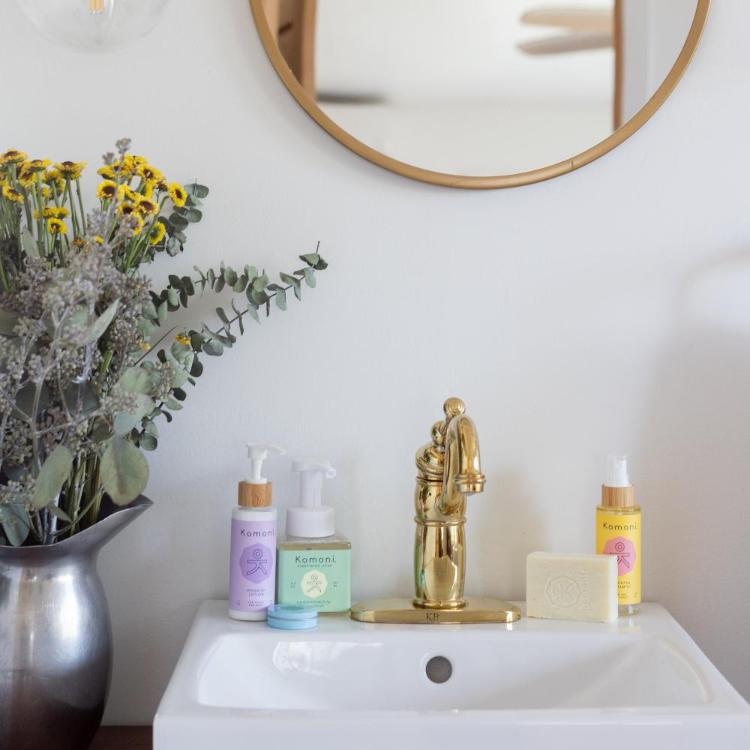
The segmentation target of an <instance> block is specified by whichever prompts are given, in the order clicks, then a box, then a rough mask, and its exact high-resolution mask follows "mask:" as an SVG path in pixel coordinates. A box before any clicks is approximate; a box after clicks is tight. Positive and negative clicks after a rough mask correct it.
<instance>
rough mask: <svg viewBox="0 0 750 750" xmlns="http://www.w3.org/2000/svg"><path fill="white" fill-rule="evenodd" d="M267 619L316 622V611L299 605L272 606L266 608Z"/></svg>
mask: <svg viewBox="0 0 750 750" xmlns="http://www.w3.org/2000/svg"><path fill="white" fill-rule="evenodd" d="M268 617H269V618H273V619H274V620H283V621H285V622H307V621H309V620H312V621H317V619H318V610H317V609H315V607H303V606H301V605H299V604H272V605H271V606H270V607H269V608H268Z"/></svg>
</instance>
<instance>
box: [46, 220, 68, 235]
mask: <svg viewBox="0 0 750 750" xmlns="http://www.w3.org/2000/svg"><path fill="white" fill-rule="evenodd" d="M47 229H48V230H49V233H50V234H67V231H68V228H67V227H66V226H65V222H64V221H63V220H62V219H47Z"/></svg>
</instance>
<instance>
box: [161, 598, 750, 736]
mask: <svg viewBox="0 0 750 750" xmlns="http://www.w3.org/2000/svg"><path fill="white" fill-rule="evenodd" d="M226 609H227V604H226V602H223V601H209V602H204V604H203V605H202V606H201V608H200V611H199V612H198V615H197V616H196V619H195V623H194V624H193V628H192V630H191V632H190V635H189V637H188V640H187V643H186V644H185V648H184V650H183V653H182V656H181V657H180V660H179V662H178V664H177V667H176V668H175V671H174V674H173V675H172V679H171V680H170V682H169V685H168V687H167V690H166V692H165V694H164V697H163V698H162V701H161V705H160V706H159V710H158V712H157V714H156V719H155V721H154V749H155V750H199V749H200V750H206V749H210V750H218V749H219V748H220V749H221V750H235V748H236V749H237V750H239V749H240V748H242V749H243V750H245V749H246V748H250V747H256V746H257V747H265V748H282V749H285V748H287V747H288V748H293V747H304V748H305V749H306V750H318V748H320V749H321V750H322V749H323V748H325V749H326V750H339V748H341V749H343V748H346V750H351V748H353V747H357V748H360V749H364V748H378V750H383V748H386V749H387V750H401V748H406V747H414V748H422V747H425V748H427V747H429V748H430V750H441V749H442V748H451V750H456V748H458V750H462V747H466V748H469V747H470V748H480V747H488V748H500V747H503V748H505V747H511V743H512V747H513V748H514V749H518V750H525V749H526V748H534V749H535V750H536V749H542V748H545V747H549V748H555V750H566V749H567V748H576V749H577V750H586V749H587V748H592V749H593V748H596V750H601V749H602V748H606V750H620V748H622V750H626V749H627V750H633V748H634V747H640V748H643V749H645V750H648V749H649V748H652V747H653V748H659V749H660V750H667V749H668V748H680V750H690V749H691V748H705V747H708V746H710V747H712V748H715V750H734V748H737V749H738V750H739V749H740V748H741V749H742V750H747V749H748V748H750V706H748V704H747V703H746V702H745V701H744V700H743V699H742V698H741V697H740V695H739V694H738V693H737V692H736V691H735V690H734V688H732V687H731V685H729V683H728V682H727V681H726V680H725V679H724V678H723V677H722V676H721V674H720V673H719V672H718V671H717V669H716V668H715V667H714V666H713V665H712V664H711V663H710V662H709V661H708V659H707V658H706V657H705V656H704V655H703V653H702V652H701V651H700V650H699V649H698V647H697V646H696V645H695V643H694V642H693V641H692V640H691V639H690V637H689V636H688V635H687V634H686V633H685V631H684V630H683V629H682V628H681V627H680V626H679V625H678V623H677V622H676V621H675V620H674V619H673V618H672V617H671V615H670V614H669V613H668V612H667V611H666V610H665V609H664V608H663V607H661V606H659V605H657V604H646V605H644V606H643V609H642V611H641V613H640V614H638V615H637V616H635V617H632V618H628V619H621V620H619V621H618V622H615V623H612V624H607V625H599V624H590V623H571V622H562V621H552V620H533V619H528V618H526V617H523V618H522V619H521V620H520V621H519V622H517V623H514V624H513V625H456V626H449V625H406V626H402V625H368V624H363V623H357V622H354V621H352V620H350V619H348V617H343V616H342V617H321V619H320V625H319V626H318V628H317V630H314V631H307V632H305V631H297V632H293V631H280V630H272V629H270V628H268V627H267V626H266V625H265V623H240V622H234V621H232V620H230V619H229V618H228V617H227V615H226ZM434 657H444V658H443V659H437V660H435V661H432V662H431V661H430V660H431V659H434ZM446 660H447V662H446ZM451 670H452V671H451ZM448 671H451V674H450V676H449V677H448V679H447V680H446V681H444V682H440V683H437V682H434V681H432V680H431V679H430V677H429V676H428V672H429V673H430V675H432V677H433V679H443V678H445V677H446V676H447V672H448ZM635 743H638V744H635Z"/></svg>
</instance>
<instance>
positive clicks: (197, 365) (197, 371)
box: [190, 357, 203, 378]
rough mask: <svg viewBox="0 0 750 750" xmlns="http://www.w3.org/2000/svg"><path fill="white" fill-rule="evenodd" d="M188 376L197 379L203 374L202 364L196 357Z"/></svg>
mask: <svg viewBox="0 0 750 750" xmlns="http://www.w3.org/2000/svg"><path fill="white" fill-rule="evenodd" d="M190 374H191V375H192V376H193V377H194V378H199V377H200V376H201V375H202V374H203V363H202V362H201V361H200V360H199V359H198V357H195V358H194V359H193V365H192V367H191V368H190Z"/></svg>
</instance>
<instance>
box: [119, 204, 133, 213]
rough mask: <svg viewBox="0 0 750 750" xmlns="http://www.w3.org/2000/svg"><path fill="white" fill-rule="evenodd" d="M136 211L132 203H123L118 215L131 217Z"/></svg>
mask: <svg viewBox="0 0 750 750" xmlns="http://www.w3.org/2000/svg"><path fill="white" fill-rule="evenodd" d="M134 211H135V206H134V205H133V204H132V203H121V204H120V205H119V206H118V207H117V213H119V214H120V215H122V216H130V214H132V213H133V212H134Z"/></svg>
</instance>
